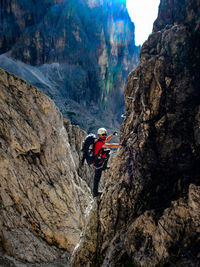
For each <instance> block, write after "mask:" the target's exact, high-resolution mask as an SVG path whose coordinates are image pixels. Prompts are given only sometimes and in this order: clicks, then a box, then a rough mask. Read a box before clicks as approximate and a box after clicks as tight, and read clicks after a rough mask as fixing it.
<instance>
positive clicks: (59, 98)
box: [0, 0, 140, 130]
mask: <svg viewBox="0 0 200 267" xmlns="http://www.w3.org/2000/svg"><path fill="white" fill-rule="evenodd" d="M0 5H1V16H0V17H1V20H0V22H1V23H0V32H1V36H0V53H1V54H3V56H2V57H1V58H0V66H1V67H2V68H4V69H6V70H8V71H12V68H13V64H16V68H15V72H14V73H16V74H18V75H19V72H20V71H19V70H17V69H18V68H20V67H21V65H18V61H21V62H23V63H24V64H26V65H27V66H26V70H27V71H28V72H30V67H29V66H35V68H36V69H35V71H36V72H37V69H38V68H39V71H40V72H41V73H42V74H41V75H43V76H45V79H48V80H49V81H50V83H46V82H45V83H43V82H42V79H40V81H39V82H38V81H37V82H36V83H33V84H34V85H36V86H38V87H39V88H40V89H42V90H44V91H45V93H47V94H48V95H50V96H51V97H52V98H53V100H54V101H55V103H56V104H57V105H58V107H59V108H60V110H61V111H62V113H63V114H64V116H66V117H68V118H70V119H71V120H72V122H74V123H78V124H80V125H81V126H82V127H83V128H85V129H86V130H89V128H91V129H92V128H95V127H97V126H98V125H100V124H101V123H102V121H103V122H104V124H105V125H107V126H108V127H110V126H111V125H112V127H115V126H117V123H116V121H117V120H116V119H117V118H118V121H119V117H120V114H121V112H122V110H123V105H124V104H123V92H124V87H125V84H126V79H127V76H128V73H129V72H130V71H131V70H132V69H134V68H135V67H136V66H137V64H138V61H139V49H140V48H139V47H137V46H135V40H134V24H133V23H132V22H131V19H130V17H129V15H128V11H127V9H126V1H122V0H119V1H108V0H96V1H91V0H90V1H82V0H77V1H74V0H70V1H64V0H63V1H61V0H60V1H40V0H37V1H33V0H32V1H28V2H27V1H24V0H16V1H14V2H13V1H11V0H8V1H1V4H0ZM8 52H9V54H6V55H5V53H8ZM10 58H11V59H10ZM13 59H14V60H17V61H15V62H12V63H11V60H13ZM55 63H56V65H55ZM44 64H48V65H44ZM43 65H44V66H43ZM17 66H19V67H17ZM24 67H25V65H24ZM31 72H32V73H33V69H31ZM29 76H30V75H28V76H26V75H25V74H24V73H23V76H21V77H22V78H24V79H26V80H27V81H29V82H33V81H32V80H29V78H30V77H29ZM54 92H56V93H54ZM74 102H75V103H74ZM79 109H80V110H82V109H84V112H78V110H79ZM87 112H89V113H90V114H89V115H88V116H87V115H86V116H83V113H87ZM107 113H109V116H107ZM107 117H109V118H107ZM88 125H90V126H88Z"/></svg>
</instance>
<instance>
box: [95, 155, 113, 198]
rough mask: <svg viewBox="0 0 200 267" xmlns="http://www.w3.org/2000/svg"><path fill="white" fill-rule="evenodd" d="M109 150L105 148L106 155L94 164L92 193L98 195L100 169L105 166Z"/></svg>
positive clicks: (103, 168)
mask: <svg viewBox="0 0 200 267" xmlns="http://www.w3.org/2000/svg"><path fill="white" fill-rule="evenodd" d="M109 153H110V150H105V154H106V157H105V158H104V159H101V161H99V162H97V163H96V164H95V165H94V166H95V174H94V184H93V195H94V196H96V195H98V187H99V182H100V179H101V174H102V171H103V170H105V169H106V168H107V163H108V160H109V157H110V154H109Z"/></svg>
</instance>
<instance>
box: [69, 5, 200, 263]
mask: <svg viewBox="0 0 200 267" xmlns="http://www.w3.org/2000/svg"><path fill="white" fill-rule="evenodd" d="M199 11H200V5H199V1H197V0H185V1H181V2H180V1H178V0H174V1H171V0H161V4H160V9H159V15H158V20H157V21H156V22H155V24H154V32H153V34H152V35H150V37H149V39H148V40H147V42H145V43H144V45H143V46H142V49H141V62H140V64H139V66H138V67H137V69H136V70H135V71H134V72H132V73H131V74H130V76H129V81H128V85H127V88H126V91H125V102H126V120H125V122H124V124H123V126H122V128H121V132H122V134H121V141H122V142H123V144H124V145H125V148H123V149H121V150H120V151H119V152H118V154H117V157H116V158H115V161H114V162H113V165H112V168H111V170H110V174H109V175H108V177H107V181H108V182H107V185H106V188H105V190H104V193H103V195H102V197H101V198H100V199H99V200H98V201H97V205H96V206H94V207H93V209H92V210H91V214H90V218H89V219H88V223H87V227H86V229H85V230H84V235H83V237H82V239H81V242H80V245H79V247H78V248H77V250H76V251H75V252H74V255H73V258H72V262H71V265H72V266H75V267H78V266H109V267H112V266H113V267H114V266H145V267H147V266H199V265H200V254H199V244H200V243H199V242H200V241H199V240H200V224H199V222H200V212H199V208H200V178H199V173H200V94H199V84H200V76H199V72H198V71H197V70H199V69H200V52H199V47H200V24H199Z"/></svg>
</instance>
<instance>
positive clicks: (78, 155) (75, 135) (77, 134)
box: [64, 119, 94, 189]
mask: <svg viewBox="0 0 200 267" xmlns="http://www.w3.org/2000/svg"><path fill="white" fill-rule="evenodd" d="M64 126H65V128H66V130H67V133H68V138H69V144H70V147H71V154H72V157H73V159H74V163H75V166H76V171H77V173H78V174H79V176H80V177H81V178H82V179H83V180H84V181H85V182H86V183H87V185H88V186H89V187H90V189H92V187H93V177H94V167H93V166H89V165H88V164H87V162H86V160H85V161H84V162H83V163H82V159H83V153H82V152H81V149H82V145H83V141H84V139H85V138H86V136H87V133H86V132H85V131H83V130H81V129H80V128H79V126H77V125H72V124H71V122H70V121H69V120H67V119H64Z"/></svg>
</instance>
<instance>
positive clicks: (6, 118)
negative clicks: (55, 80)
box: [0, 69, 91, 266]
mask: <svg viewBox="0 0 200 267" xmlns="http://www.w3.org/2000/svg"><path fill="white" fill-rule="evenodd" d="M78 132H79V130H78V129H77V130H76V135H77V136H78V135H80V136H81V134H83V133H79V134H78ZM69 136H71V137H69ZM69 139H72V133H70V131H69V134H68V133H67V132H66V129H65V127H64V125H63V118H62V115H61V113H60V112H59V111H58V109H57V108H56V106H55V104H54V103H53V102H52V101H51V100H50V99H49V98H48V97H47V96H45V95H44V94H43V93H42V92H40V91H39V90H38V89H37V88H35V87H33V86H31V85H30V84H27V83H26V82H25V81H23V80H21V79H20V78H18V77H17V76H14V75H11V74H9V73H7V72H5V71H3V70H2V69H0V218H1V220H0V256H1V255H2V253H3V254H5V255H7V256H12V257H14V258H15V259H18V260H21V261H24V262H34V263H39V262H52V261H54V260H56V259H58V258H60V257H61V255H63V254H64V253H66V252H68V253H69V254H70V253H72V251H73V249H74V247H75V246H76V244H77V242H78V240H79V235H80V233H81V231H82V229H83V226H84V224H85V214H84V213H85V210H86V208H87V206H88V204H89V202H90V201H91V194H90V189H89V187H88V186H87V184H86V183H85V182H84V180H82V179H81V178H80V176H79V175H78V173H77V164H78V163H77V162H78V159H77V158H76V157H75V156H74V153H75V149H73V148H72V142H71V146H70V144H69ZM74 139H76V140H77V141H78V138H77V137H74ZM72 151H73V152H72ZM76 153H77V152H76ZM74 158H76V162H75V160H74ZM65 257H66V255H65ZM4 263H5V262H4ZM0 264H1V257H0ZM27 264H28V263H27ZM3 266H5V265H3ZM9 266H10V265H9Z"/></svg>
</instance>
